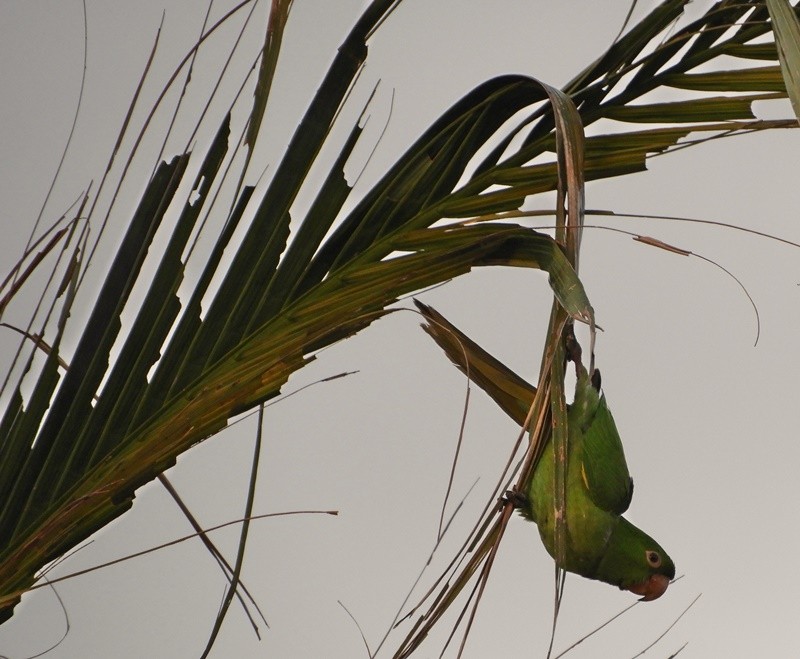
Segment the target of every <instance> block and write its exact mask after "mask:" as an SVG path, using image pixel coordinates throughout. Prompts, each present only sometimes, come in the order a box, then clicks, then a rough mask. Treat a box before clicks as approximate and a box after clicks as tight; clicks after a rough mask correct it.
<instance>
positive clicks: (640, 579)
mask: <svg viewBox="0 0 800 659" xmlns="http://www.w3.org/2000/svg"><path fill="white" fill-rule="evenodd" d="M415 302H416V304H417V307H419V309H420V311H421V312H422V314H423V316H424V317H425V318H426V320H427V324H425V325H423V328H424V329H425V331H426V332H427V333H428V334H430V335H431V337H433V339H434V340H435V341H436V342H437V343H438V344H439V346H440V347H441V348H442V349H443V350H444V351H445V353H446V354H447V356H448V357H449V358H450V360H451V361H452V362H453V363H454V364H455V365H456V366H457V367H458V368H459V369H461V370H462V371H463V372H465V373H467V374H468V375H469V377H470V379H471V380H473V381H474V382H475V383H476V384H477V385H478V386H480V387H481V388H482V389H483V390H484V391H486V393H488V394H489V395H490V396H491V397H492V398H493V399H494V401H495V402H496V403H497V404H498V405H500V407H501V408H502V409H503V410H504V411H505V412H506V413H507V414H508V415H509V416H511V417H512V418H513V419H514V420H515V421H517V423H519V424H520V425H523V424H524V422H525V419H526V417H527V414H528V410H529V409H530V406H531V403H532V401H533V398H534V396H535V395H536V388H535V387H533V386H532V385H530V384H529V383H528V382H526V381H525V380H524V379H522V378H521V377H519V376H518V375H517V374H516V373H514V372H513V371H512V370H511V369H509V368H507V367H506V366H505V365H504V364H502V363H501V362H499V361H498V360H496V359H495V358H494V357H492V356H491V355H490V354H489V353H487V352H486V351H485V350H483V348H481V347H480V346H478V345H477V344H476V343H474V342H473V341H472V340H470V339H469V338H468V337H467V336H465V335H464V334H463V333H462V332H460V331H459V330H458V329H457V328H456V327H455V326H453V325H452V324H450V323H449V322H448V321H447V320H446V319H445V318H444V317H443V316H442V315H441V314H439V313H438V312H436V311H435V310H434V309H432V308H431V307H428V306H426V305H424V304H422V303H420V302H418V301H415ZM575 345H577V344H575ZM568 353H569V354H570V357H571V358H572V360H573V361H574V362H575V368H576V374H577V384H576V387H575V397H574V400H573V402H572V404H571V405H570V406H569V409H568V412H567V421H568V434H567V466H566V496H565V506H564V508H565V511H566V515H565V524H564V526H563V528H564V530H565V535H566V537H565V546H564V547H563V550H562V551H561V552H557V551H556V514H555V511H556V506H555V505H554V493H555V478H556V468H557V460H556V452H555V448H554V443H553V441H552V437H549V438H548V439H547V443H546V444H545V446H544V449H543V452H542V455H541V458H540V460H539V461H538V463H537V465H536V467H535V469H534V470H533V474H532V475H531V477H530V479H529V481H528V482H527V484H526V485H525V487H524V488H523V490H522V491H520V492H516V493H514V495H513V496H514V503H515V505H517V506H519V508H520V511H521V512H522V514H523V515H524V516H525V517H526V518H528V519H530V520H532V521H534V522H536V524H537V526H538V528H539V535H540V536H541V538H542V543H543V544H544V546H545V548H546V549H547V551H548V553H549V554H550V555H551V556H552V557H553V558H554V559H555V560H556V563H557V564H558V566H559V567H561V568H563V569H565V570H567V571H569V572H574V573H575V574H579V575H581V576H584V577H587V578H588V579H597V580H599V581H604V582H605V583H608V584H611V585H614V586H617V587H619V588H621V589H624V590H629V591H631V592H632V593H635V594H637V595H641V597H642V599H643V600H645V601H649V600H654V599H656V598H658V597H660V596H661V595H663V594H664V592H665V591H666V590H667V586H669V583H670V581H671V580H672V579H673V578H674V577H675V565H674V563H673V562H672V559H670V557H669V556H668V555H667V553H666V552H665V551H664V549H663V548H662V547H661V545H659V544H658V543H657V542H656V541H655V540H653V538H651V537H650V536H649V535H647V534H646V533H645V532H644V531H642V530H641V529H639V528H637V527H636V526H634V525H633V524H631V523H630V522H629V521H628V520H626V519H625V518H624V517H622V513H624V512H625V511H626V510H627V509H628V506H629V505H630V502H631V497H632V496H633V481H632V479H631V477H630V475H629V473H628V465H627V463H626V462H625V454H624V452H623V449H622V442H621V440H620V437H619V433H618V432H617V427H616V425H615V423H614V418H613V417H612V416H611V412H610V411H609V409H608V406H607V404H606V399H605V396H604V395H603V394H601V392H600V378H599V372H597V371H595V373H593V374H592V375H590V374H589V373H588V372H587V370H586V369H585V368H584V366H583V364H581V362H580V349H579V348H577V350H576V348H575V346H572V350H571V351H570V350H568ZM558 553H561V556H562V558H561V559H560V558H559V557H558V555H557V554H558ZM562 559H563V560H562Z"/></svg>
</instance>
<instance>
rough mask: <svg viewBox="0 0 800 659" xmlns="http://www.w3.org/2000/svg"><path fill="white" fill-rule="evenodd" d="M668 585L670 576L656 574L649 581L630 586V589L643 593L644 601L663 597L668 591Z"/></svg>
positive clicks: (639, 593) (638, 593)
mask: <svg viewBox="0 0 800 659" xmlns="http://www.w3.org/2000/svg"><path fill="white" fill-rule="evenodd" d="M667 586H669V577H665V576H664V575H663V574H654V575H652V576H651V577H650V578H649V579H648V580H647V581H642V582H641V583H635V584H633V585H631V586H628V590H629V591H631V592H632V593H636V594H637V595H641V596H642V601H643V602H649V601H650V600H654V599H658V598H659V597H661V596H662V595H663V594H664V593H665V592H666V591H667Z"/></svg>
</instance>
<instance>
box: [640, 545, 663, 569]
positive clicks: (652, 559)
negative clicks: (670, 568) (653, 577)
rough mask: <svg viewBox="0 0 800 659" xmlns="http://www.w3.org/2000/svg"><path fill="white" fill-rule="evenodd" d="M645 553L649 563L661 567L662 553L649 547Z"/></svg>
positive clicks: (651, 565)
mask: <svg viewBox="0 0 800 659" xmlns="http://www.w3.org/2000/svg"><path fill="white" fill-rule="evenodd" d="M644 555H645V557H646V558H647V563H648V565H650V567H661V555H660V554H659V553H658V552H657V551H653V550H652V549H648V550H647V551H646V552H645V553H644Z"/></svg>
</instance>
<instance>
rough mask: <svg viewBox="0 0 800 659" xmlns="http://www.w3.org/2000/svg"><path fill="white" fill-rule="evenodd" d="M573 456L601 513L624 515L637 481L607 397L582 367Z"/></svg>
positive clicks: (572, 417)
mask: <svg viewBox="0 0 800 659" xmlns="http://www.w3.org/2000/svg"><path fill="white" fill-rule="evenodd" d="M569 426H570V446H571V449H574V450H570V455H571V456H572V455H574V456H575V458H576V459H578V460H580V461H581V479H582V481H583V484H584V486H585V487H586V491H587V493H588V495H589V498H590V499H591V500H592V502H593V503H594V504H595V505H596V506H597V507H598V508H600V509H601V510H605V511H607V512H610V513H615V514H617V515H621V514H622V513H624V512H625V511H626V510H627V509H628V506H629V505H630V502H631V497H632V496H633V481H632V480H631V477H630V474H629V473H628V464H627V462H626V461H625V453H624V451H623V449H622V441H621V440H620V437H619V432H617V426H616V424H615V423H614V417H613V416H611V411H610V410H609V409H608V405H607V404H606V398H605V396H604V395H602V394H600V392H599V391H597V389H595V387H594V386H593V385H592V383H591V382H590V378H589V376H588V374H587V373H586V369H584V368H583V366H582V365H581V366H579V368H578V381H577V384H576V386H575V399H574V401H573V403H572V405H571V406H570V410H569Z"/></svg>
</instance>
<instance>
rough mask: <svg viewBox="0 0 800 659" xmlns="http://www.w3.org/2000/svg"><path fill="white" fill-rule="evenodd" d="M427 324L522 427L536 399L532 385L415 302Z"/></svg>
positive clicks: (456, 361)
mask: <svg viewBox="0 0 800 659" xmlns="http://www.w3.org/2000/svg"><path fill="white" fill-rule="evenodd" d="M414 303H415V304H416V305H417V308H418V309H419V311H420V313H421V314H422V315H423V316H424V318H425V320H426V321H427V322H426V323H425V324H424V325H423V326H422V328H423V329H424V330H425V331H426V332H427V333H428V334H430V336H431V337H432V338H433V340H434V341H436V343H438V344H439V347H440V348H441V349H442V350H444V352H445V354H446V355H447V356H448V357H449V358H450V361H452V362H453V364H455V365H456V366H457V367H458V368H459V369H460V370H461V371H462V372H463V373H465V374H466V375H467V376H468V377H469V379H470V380H472V381H473V382H474V383H475V384H477V385H478V386H479V387H480V388H481V389H483V390H484V391H485V392H486V393H487V394H489V396H491V397H492V400H494V402H495V403H497V404H498V405H499V406H500V408H501V409H502V410H503V411H504V412H505V413H506V414H508V415H509V416H510V417H511V418H512V419H514V421H516V422H517V423H518V424H519V425H520V426H521V425H523V424H524V423H525V419H526V418H527V416H528V410H529V409H530V407H531V403H532V402H533V397H534V396H535V395H536V387H534V386H533V385H532V384H529V383H528V382H527V381H525V380H524V379H523V378H521V377H520V376H519V375H517V374H516V373H514V371H512V370H511V369H510V368H508V367H507V366H506V365H505V364H503V363H501V362H500V361H498V360H497V359H495V358H494V357H492V356H491V355H490V354H489V353H488V352H486V351H485V350H484V349H483V348H481V347H480V346H479V345H478V344H477V343H475V342H474V341H472V340H471V339H470V338H469V337H467V336H466V335H465V334H464V333H463V332H462V331H461V330H459V329H458V328H457V327H456V326H455V325H453V324H452V323H450V322H449V321H448V320H447V319H446V318H445V317H444V316H442V314H440V313H439V312H438V311H436V310H435V309H433V308H431V307H429V306H428V305H426V304H423V303H422V302H420V301H419V300H414Z"/></svg>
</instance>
